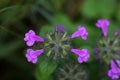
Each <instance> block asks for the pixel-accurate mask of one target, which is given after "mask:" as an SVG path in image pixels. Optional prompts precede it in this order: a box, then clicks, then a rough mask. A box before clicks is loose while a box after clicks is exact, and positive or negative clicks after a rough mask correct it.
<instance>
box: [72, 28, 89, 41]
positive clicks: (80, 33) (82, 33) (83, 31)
mask: <svg viewBox="0 0 120 80" xmlns="http://www.w3.org/2000/svg"><path fill="white" fill-rule="evenodd" d="M87 36H88V32H87V30H86V28H85V27H84V26H78V30H77V31H76V32H74V33H73V34H72V35H71V38H76V37H82V39H83V40H86V39H87Z"/></svg>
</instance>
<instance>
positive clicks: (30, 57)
mask: <svg viewBox="0 0 120 80" xmlns="http://www.w3.org/2000/svg"><path fill="white" fill-rule="evenodd" d="M43 52H44V49H40V50H35V51H34V50H32V49H28V50H27V54H26V55H25V57H26V58H27V61H28V62H32V63H36V62H37V58H38V56H39V55H40V54H42V53H43Z"/></svg>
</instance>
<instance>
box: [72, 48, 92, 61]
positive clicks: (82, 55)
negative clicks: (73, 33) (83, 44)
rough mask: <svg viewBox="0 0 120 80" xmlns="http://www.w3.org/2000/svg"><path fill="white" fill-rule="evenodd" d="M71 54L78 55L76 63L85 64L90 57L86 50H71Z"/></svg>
mask: <svg viewBox="0 0 120 80" xmlns="http://www.w3.org/2000/svg"><path fill="white" fill-rule="evenodd" d="M71 52H73V53H75V54H77V55H78V62H79V63H83V62H87V61H88V58H89V57H90V54H89V53H88V50H87V49H82V50H79V49H71Z"/></svg>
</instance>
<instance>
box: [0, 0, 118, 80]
mask: <svg viewBox="0 0 120 80" xmlns="http://www.w3.org/2000/svg"><path fill="white" fill-rule="evenodd" d="M101 18H107V19H109V20H110V22H111V24H110V27H109V31H108V33H109V35H112V34H113V32H114V30H115V29H116V28H119V29H120V0H0V80H42V79H40V78H39V75H38V74H37V73H39V70H36V68H37V67H38V65H34V64H32V63H28V62H27V60H26V58H25V53H26V49H27V48H28V47H27V46H26V44H25V42H24V41H23V38H24V34H25V33H26V32H27V31H28V30H29V29H33V30H35V31H36V33H37V34H40V35H41V36H44V35H45V31H48V30H52V28H53V26H54V25H55V24H62V25H63V26H65V28H66V29H67V30H68V31H69V33H73V32H74V31H75V30H76V29H77V26H78V25H84V26H86V28H87V30H88V32H89V36H88V39H87V40H86V41H82V40H81V39H80V38H78V39H75V40H74V41H73V44H74V46H76V47H78V48H85V47H87V48H88V49H89V52H90V55H91V58H90V59H89V61H88V63H86V65H88V69H89V71H90V78H89V80H107V79H106V77H107V75H106V74H104V75H102V77H103V78H101V75H99V73H100V72H101V64H99V63H98V62H97V61H95V59H94V55H93V48H94V47H95V45H96V40H97V38H98V37H99V35H100V31H99V29H98V28H96V27H95V23H96V21H97V19H101ZM36 74H37V75H36ZM108 80H109V79H108Z"/></svg>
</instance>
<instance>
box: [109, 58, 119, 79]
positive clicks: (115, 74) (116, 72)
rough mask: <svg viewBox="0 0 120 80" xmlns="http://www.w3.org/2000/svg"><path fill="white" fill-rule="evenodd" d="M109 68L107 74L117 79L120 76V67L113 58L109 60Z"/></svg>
mask: <svg viewBox="0 0 120 80" xmlns="http://www.w3.org/2000/svg"><path fill="white" fill-rule="evenodd" d="M110 65H111V69H110V70H109V71H108V76H109V77H111V78H112V79H118V78H119V76H120V68H118V67H117V65H116V64H115V63H114V61H113V60H111V61H110Z"/></svg>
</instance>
